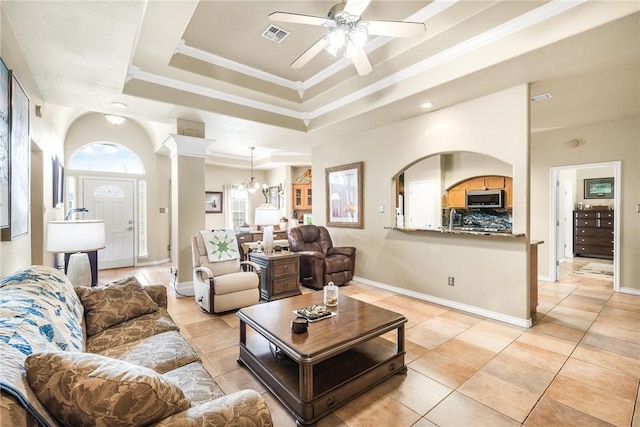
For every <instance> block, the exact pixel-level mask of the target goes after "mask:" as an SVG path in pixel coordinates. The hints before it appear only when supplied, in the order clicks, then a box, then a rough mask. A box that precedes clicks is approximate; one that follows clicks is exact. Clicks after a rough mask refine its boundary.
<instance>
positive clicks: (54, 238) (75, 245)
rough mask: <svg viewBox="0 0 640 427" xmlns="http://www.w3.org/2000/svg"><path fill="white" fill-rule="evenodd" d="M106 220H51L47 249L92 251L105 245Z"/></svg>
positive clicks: (50, 250) (54, 250) (51, 250)
mask: <svg viewBox="0 0 640 427" xmlns="http://www.w3.org/2000/svg"><path fill="white" fill-rule="evenodd" d="M105 241H106V236H105V230H104V221H50V222H49V223H48V224H47V251H49V252H57V253H60V252H64V253H69V252H91V251H97V250H98V249H102V248H104V246H105Z"/></svg>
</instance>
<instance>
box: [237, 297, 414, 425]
mask: <svg viewBox="0 0 640 427" xmlns="http://www.w3.org/2000/svg"><path fill="white" fill-rule="evenodd" d="M312 304H322V292H321V291H320V292H313V293H309V294H304V295H300V296H297V297H292V298H286V299H282V300H278V301H272V302H269V303H265V304H258V305H254V306H252V307H245V308H242V309H240V310H238V312H237V314H238V317H239V318H240V344H239V347H240V353H239V356H238V362H239V363H241V364H243V365H245V366H246V367H247V368H249V369H250V370H251V372H253V374H254V375H255V376H257V377H258V378H259V379H260V381H261V382H262V383H263V384H264V385H265V386H266V387H267V388H268V389H269V390H270V391H271V392H272V393H273V394H274V395H275V396H276V397H277V398H278V399H279V400H280V401H281V402H282V403H283V404H284V405H285V406H286V407H287V408H288V409H289V411H291V413H292V414H293V415H294V416H295V417H296V424H297V425H298V426H307V425H313V424H315V423H316V422H317V421H318V420H319V419H320V418H322V417H324V416H326V415H328V414H329V413H331V412H333V411H334V410H336V409H337V408H339V407H340V406H342V405H344V404H345V403H347V402H349V401H350V400H352V399H353V398H355V397H356V396H358V395H360V394H362V393H364V392H366V391H368V390H370V389H371V388H373V387H374V386H375V385H377V384H379V383H380V382H382V381H384V380H386V379H387V378H389V377H391V376H392V375H395V374H400V373H405V372H406V371H407V368H406V366H405V365H404V355H405V349H404V325H405V323H406V322H407V319H406V318H405V317H404V316H403V315H402V314H399V313H394V312H392V311H389V310H385V309H383V308H380V307H376V306H374V305H372V304H368V303H366V302H363V301H359V300H357V299H354V298H350V297H348V296H345V295H340V299H339V304H338V306H337V307H332V310H333V311H336V312H337V315H335V316H332V317H329V318H325V319H322V320H319V321H316V322H312V323H309V329H308V332H307V333H304V334H299V335H296V334H293V333H291V321H292V320H293V319H294V318H295V317H296V315H295V314H294V313H293V312H294V310H295V309H297V308H301V307H305V306H308V305H312ZM247 326H249V328H247ZM391 331H393V332H392V333H391V334H390V335H392V336H393V335H395V339H396V340H395V341H396V342H395V343H394V342H392V341H389V340H387V339H385V338H382V337H381V335H383V334H385V333H387V332H391Z"/></svg>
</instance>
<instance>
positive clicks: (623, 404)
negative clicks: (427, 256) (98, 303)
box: [100, 259, 640, 427]
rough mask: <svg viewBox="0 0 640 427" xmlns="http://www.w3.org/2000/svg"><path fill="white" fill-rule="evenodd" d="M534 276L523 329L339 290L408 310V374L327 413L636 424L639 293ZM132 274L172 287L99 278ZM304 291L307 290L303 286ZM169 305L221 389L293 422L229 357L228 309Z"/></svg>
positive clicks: (392, 421)
mask: <svg viewBox="0 0 640 427" xmlns="http://www.w3.org/2000/svg"><path fill="white" fill-rule="evenodd" d="M589 261H595V262H602V261H601V260H588V259H576V260H574V261H573V262H568V263H564V264H562V265H561V275H560V277H561V279H560V280H559V281H558V282H556V283H545V282H541V283H539V299H540V304H539V306H538V315H537V318H536V321H535V324H534V326H533V327H531V328H529V329H526V328H520V327H516V326H513V325H509V324H505V323H501V322H497V321H494V320H491V319H486V318H483V317H481V316H476V315H473V314H468V313H464V312H461V311H457V310H453V309H449V308H447V307H443V306H439V305H436V304H432V303H428V302H424V301H420V300H417V299H413V298H409V297H406V296H402V295H398V294H394V293H391V292H387V291H382V290H379V289H376V288H372V287H369V286H366V285H363V284H359V283H355V282H352V283H351V284H349V285H348V286H345V287H342V288H341V292H342V293H343V294H345V295H349V296H351V297H354V298H358V299H362V300H366V301H367V302H369V303H373V304H376V305H379V306H381V307H385V308H388V309H391V310H394V311H398V312H401V313H403V314H404V315H405V316H406V317H407V318H408V319H409V322H408V324H407V331H406V339H407V342H406V349H407V354H406V363H407V366H408V368H409V369H408V372H407V374H406V375H398V376H396V377H393V378H391V379H390V380H388V381H386V382H384V383H383V384H381V385H379V386H378V387H376V388H375V389H373V390H371V391H370V392H368V393H366V394H364V395H362V396H360V397H358V398H357V399H355V400H354V401H353V402H351V403H349V404H347V405H345V406H344V407H342V408H340V409H338V410H337V411H336V412H335V413H334V414H331V415H329V416H327V417H326V418H324V419H322V420H321V421H320V422H319V423H318V426H319V427H338V426H350V427H356V426H363V427H364V426H373V425H377V426H394V427H401V426H415V427H427V426H434V425H436V426H455V427H460V426H520V425H523V426H529V427H534V426H611V425H614V426H632V427H640V396H639V391H640V390H639V379H640V296H632V295H625V294H620V293H614V292H613V290H612V281H611V280H610V279H598V278H592V277H585V276H584V275H579V274H574V272H573V271H574V270H575V269H577V268H578V267H579V266H580V265H583V264H586V263H587V262H589ZM128 275H135V276H136V277H137V278H138V279H139V280H140V282H141V283H143V284H147V283H148V284H163V285H166V286H168V287H169V288H170V285H169V282H170V274H169V265H161V266H155V267H143V268H137V269H133V268H127V269H115V270H103V271H101V272H100V282H102V283H105V282H108V281H110V280H113V279H115V278H118V277H124V276H128ZM303 291H304V292H311V291H310V290H308V289H304V288H303ZM168 294H169V311H170V313H171V315H172V316H173V317H174V319H175V320H176V322H177V323H178V324H179V325H180V328H181V333H182V334H183V335H184V337H185V338H187V339H188V340H189V342H190V343H191V345H192V346H193V347H194V348H195V349H196V351H197V352H198V354H199V355H200V356H201V358H202V361H203V363H204V366H205V367H206V368H207V370H208V371H209V372H210V373H211V374H212V375H213V376H214V378H215V379H216V381H217V382H218V384H219V385H220V387H222V389H223V390H224V391H225V392H227V393H230V392H233V391H237V390H240V389H244V388H252V389H255V390H258V391H259V392H260V393H262V394H263V395H264V397H265V399H266V401H267V402H268V404H269V407H270V409H271V412H272V415H273V419H274V424H275V426H277V427H288V426H295V420H294V418H293V417H292V416H291V415H290V414H289V413H288V412H287V410H286V409H285V408H284V407H283V406H282V405H281V404H280V403H279V402H278V401H277V399H275V398H274V396H273V395H272V394H271V393H270V392H268V391H267V390H266V389H265V388H264V387H263V386H262V385H261V383H260V382H258V381H257V380H256V379H255V378H254V377H253V375H252V374H251V373H250V372H249V371H248V370H247V369H245V368H243V367H241V366H240V365H238V364H237V362H236V357H237V340H238V320H237V317H236V315H235V313H233V312H232V313H227V314H224V315H210V314H206V313H203V312H202V311H200V309H199V306H198V305H197V304H196V303H195V301H194V299H193V297H189V298H176V297H174V296H173V291H172V290H171V289H170V291H169V292H168Z"/></svg>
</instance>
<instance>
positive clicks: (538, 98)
mask: <svg viewBox="0 0 640 427" xmlns="http://www.w3.org/2000/svg"><path fill="white" fill-rule="evenodd" d="M549 98H551V94H550V93H549V92H545V93H541V94H538V95H533V96H532V97H531V102H538V101H544V100H546V99H549Z"/></svg>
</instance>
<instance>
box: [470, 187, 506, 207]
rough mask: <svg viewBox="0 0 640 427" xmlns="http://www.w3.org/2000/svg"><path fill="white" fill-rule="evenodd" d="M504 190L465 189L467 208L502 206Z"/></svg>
mask: <svg viewBox="0 0 640 427" xmlns="http://www.w3.org/2000/svg"><path fill="white" fill-rule="evenodd" d="M503 207H504V190H467V208H469V209H473V208H476V209H477V208H503Z"/></svg>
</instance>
